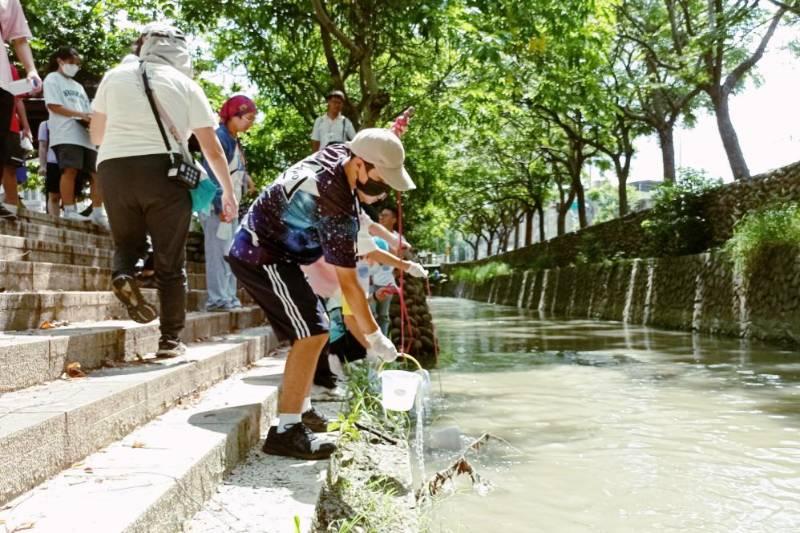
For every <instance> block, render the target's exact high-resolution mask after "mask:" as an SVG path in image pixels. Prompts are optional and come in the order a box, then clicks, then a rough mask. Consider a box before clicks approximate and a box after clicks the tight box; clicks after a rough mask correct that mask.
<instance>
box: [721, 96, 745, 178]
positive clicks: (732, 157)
mask: <svg viewBox="0 0 800 533" xmlns="http://www.w3.org/2000/svg"><path fill="white" fill-rule="evenodd" d="M720 93H721V94H720V95H719V96H717V97H716V98H714V114H715V115H716V117H717V129H718V130H719V136H720V137H721V138H722V146H724V147H725V155H727V156H728V164H729V165H730V167H731V173H732V174H733V179H736V180H741V179H747V178H749V177H750V169H749V168H747V162H746V161H745V160H744V154H743V153H742V147H741V146H740V145H739V136H738V135H736V129H735V128H734V127H733V122H732V121H731V111H730V108H729V107H728V94H726V93H725V92H724V91H720Z"/></svg>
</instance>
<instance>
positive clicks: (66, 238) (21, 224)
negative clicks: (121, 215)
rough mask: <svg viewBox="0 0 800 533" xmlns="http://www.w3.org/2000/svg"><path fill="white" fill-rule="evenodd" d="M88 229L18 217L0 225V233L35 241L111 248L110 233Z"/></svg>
mask: <svg viewBox="0 0 800 533" xmlns="http://www.w3.org/2000/svg"><path fill="white" fill-rule="evenodd" d="M86 224H89V223H88V222H87V223H86ZM88 229H89V228H81V229H74V228H72V227H64V226H53V225H49V224H41V223H38V222H32V221H29V220H25V219H18V220H17V221H16V222H8V223H6V224H3V225H2V226H0V233H2V234H3V235H12V236H17V237H25V238H26V239H33V240H37V241H51V242H63V243H65V244H74V245H78V246H87V247H94V248H105V249H108V250H110V249H111V247H112V240H111V235H110V234H98V233H92V232H89V231H87V230H88Z"/></svg>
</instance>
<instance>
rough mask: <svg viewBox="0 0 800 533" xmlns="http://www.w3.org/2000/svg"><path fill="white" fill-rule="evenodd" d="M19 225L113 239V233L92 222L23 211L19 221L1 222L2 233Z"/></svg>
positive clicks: (19, 215)
mask: <svg viewBox="0 0 800 533" xmlns="http://www.w3.org/2000/svg"><path fill="white" fill-rule="evenodd" d="M19 223H24V224H32V225H38V226H47V227H50V228H56V229H65V230H69V231H76V232H80V233H84V234H91V235H97V236H100V237H105V238H111V233H110V232H109V231H108V230H107V229H105V228H102V227H100V226H98V225H96V224H92V223H91V222H76V221H73V220H65V219H63V218H58V217H53V216H50V215H48V214H46V213H39V212H36V211H28V210H26V209H23V210H21V211H20V212H19V213H18V214H17V220H16V221H15V222H11V221H8V220H3V221H0V233H3V234H8V232H9V231H13V226H14V225H16V224H19Z"/></svg>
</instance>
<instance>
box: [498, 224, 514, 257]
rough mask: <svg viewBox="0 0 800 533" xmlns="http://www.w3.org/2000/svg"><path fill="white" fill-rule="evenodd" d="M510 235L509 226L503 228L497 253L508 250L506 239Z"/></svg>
mask: <svg viewBox="0 0 800 533" xmlns="http://www.w3.org/2000/svg"><path fill="white" fill-rule="evenodd" d="M509 237H511V228H505V229H504V230H503V232H502V233H501V234H500V244H499V248H500V249H499V250H497V253H498V254H504V253H506V252H507V251H508V239H509Z"/></svg>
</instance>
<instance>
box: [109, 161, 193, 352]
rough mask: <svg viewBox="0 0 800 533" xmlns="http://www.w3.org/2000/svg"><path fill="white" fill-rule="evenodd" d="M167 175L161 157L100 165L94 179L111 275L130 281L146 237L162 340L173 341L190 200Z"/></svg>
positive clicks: (182, 311) (180, 318)
mask: <svg viewBox="0 0 800 533" xmlns="http://www.w3.org/2000/svg"><path fill="white" fill-rule="evenodd" d="M168 169H169V156H167V155H166V154H165V155H143V156H136V157H121V158H118V159H109V160H106V161H103V162H102V163H100V167H99V168H98V173H97V176H98V178H99V180H100V186H101V187H102V190H103V199H104V200H105V204H106V211H107V213H108V221H109V223H110V224H111V236H112V237H113V239H114V262H113V267H112V268H113V275H114V276H117V275H119V274H127V275H129V276H133V275H134V273H135V266H136V262H137V261H139V259H140V258H142V257H144V255H145V254H146V253H147V235H148V234H150V237H151V238H152V240H153V263H154V267H155V271H156V286H157V287H158V297H159V300H160V302H161V335H162V336H166V337H172V338H176V337H178V335H179V334H180V332H181V331H182V330H183V327H184V325H185V322H186V272H185V270H184V266H185V262H186V238H187V237H188V235H189V222H190V221H191V218H192V199H191V196H190V195H189V191H187V190H186V189H184V188H182V187H181V186H180V185H177V184H176V183H174V182H172V181H171V180H170V179H169V178H167V171H168Z"/></svg>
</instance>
